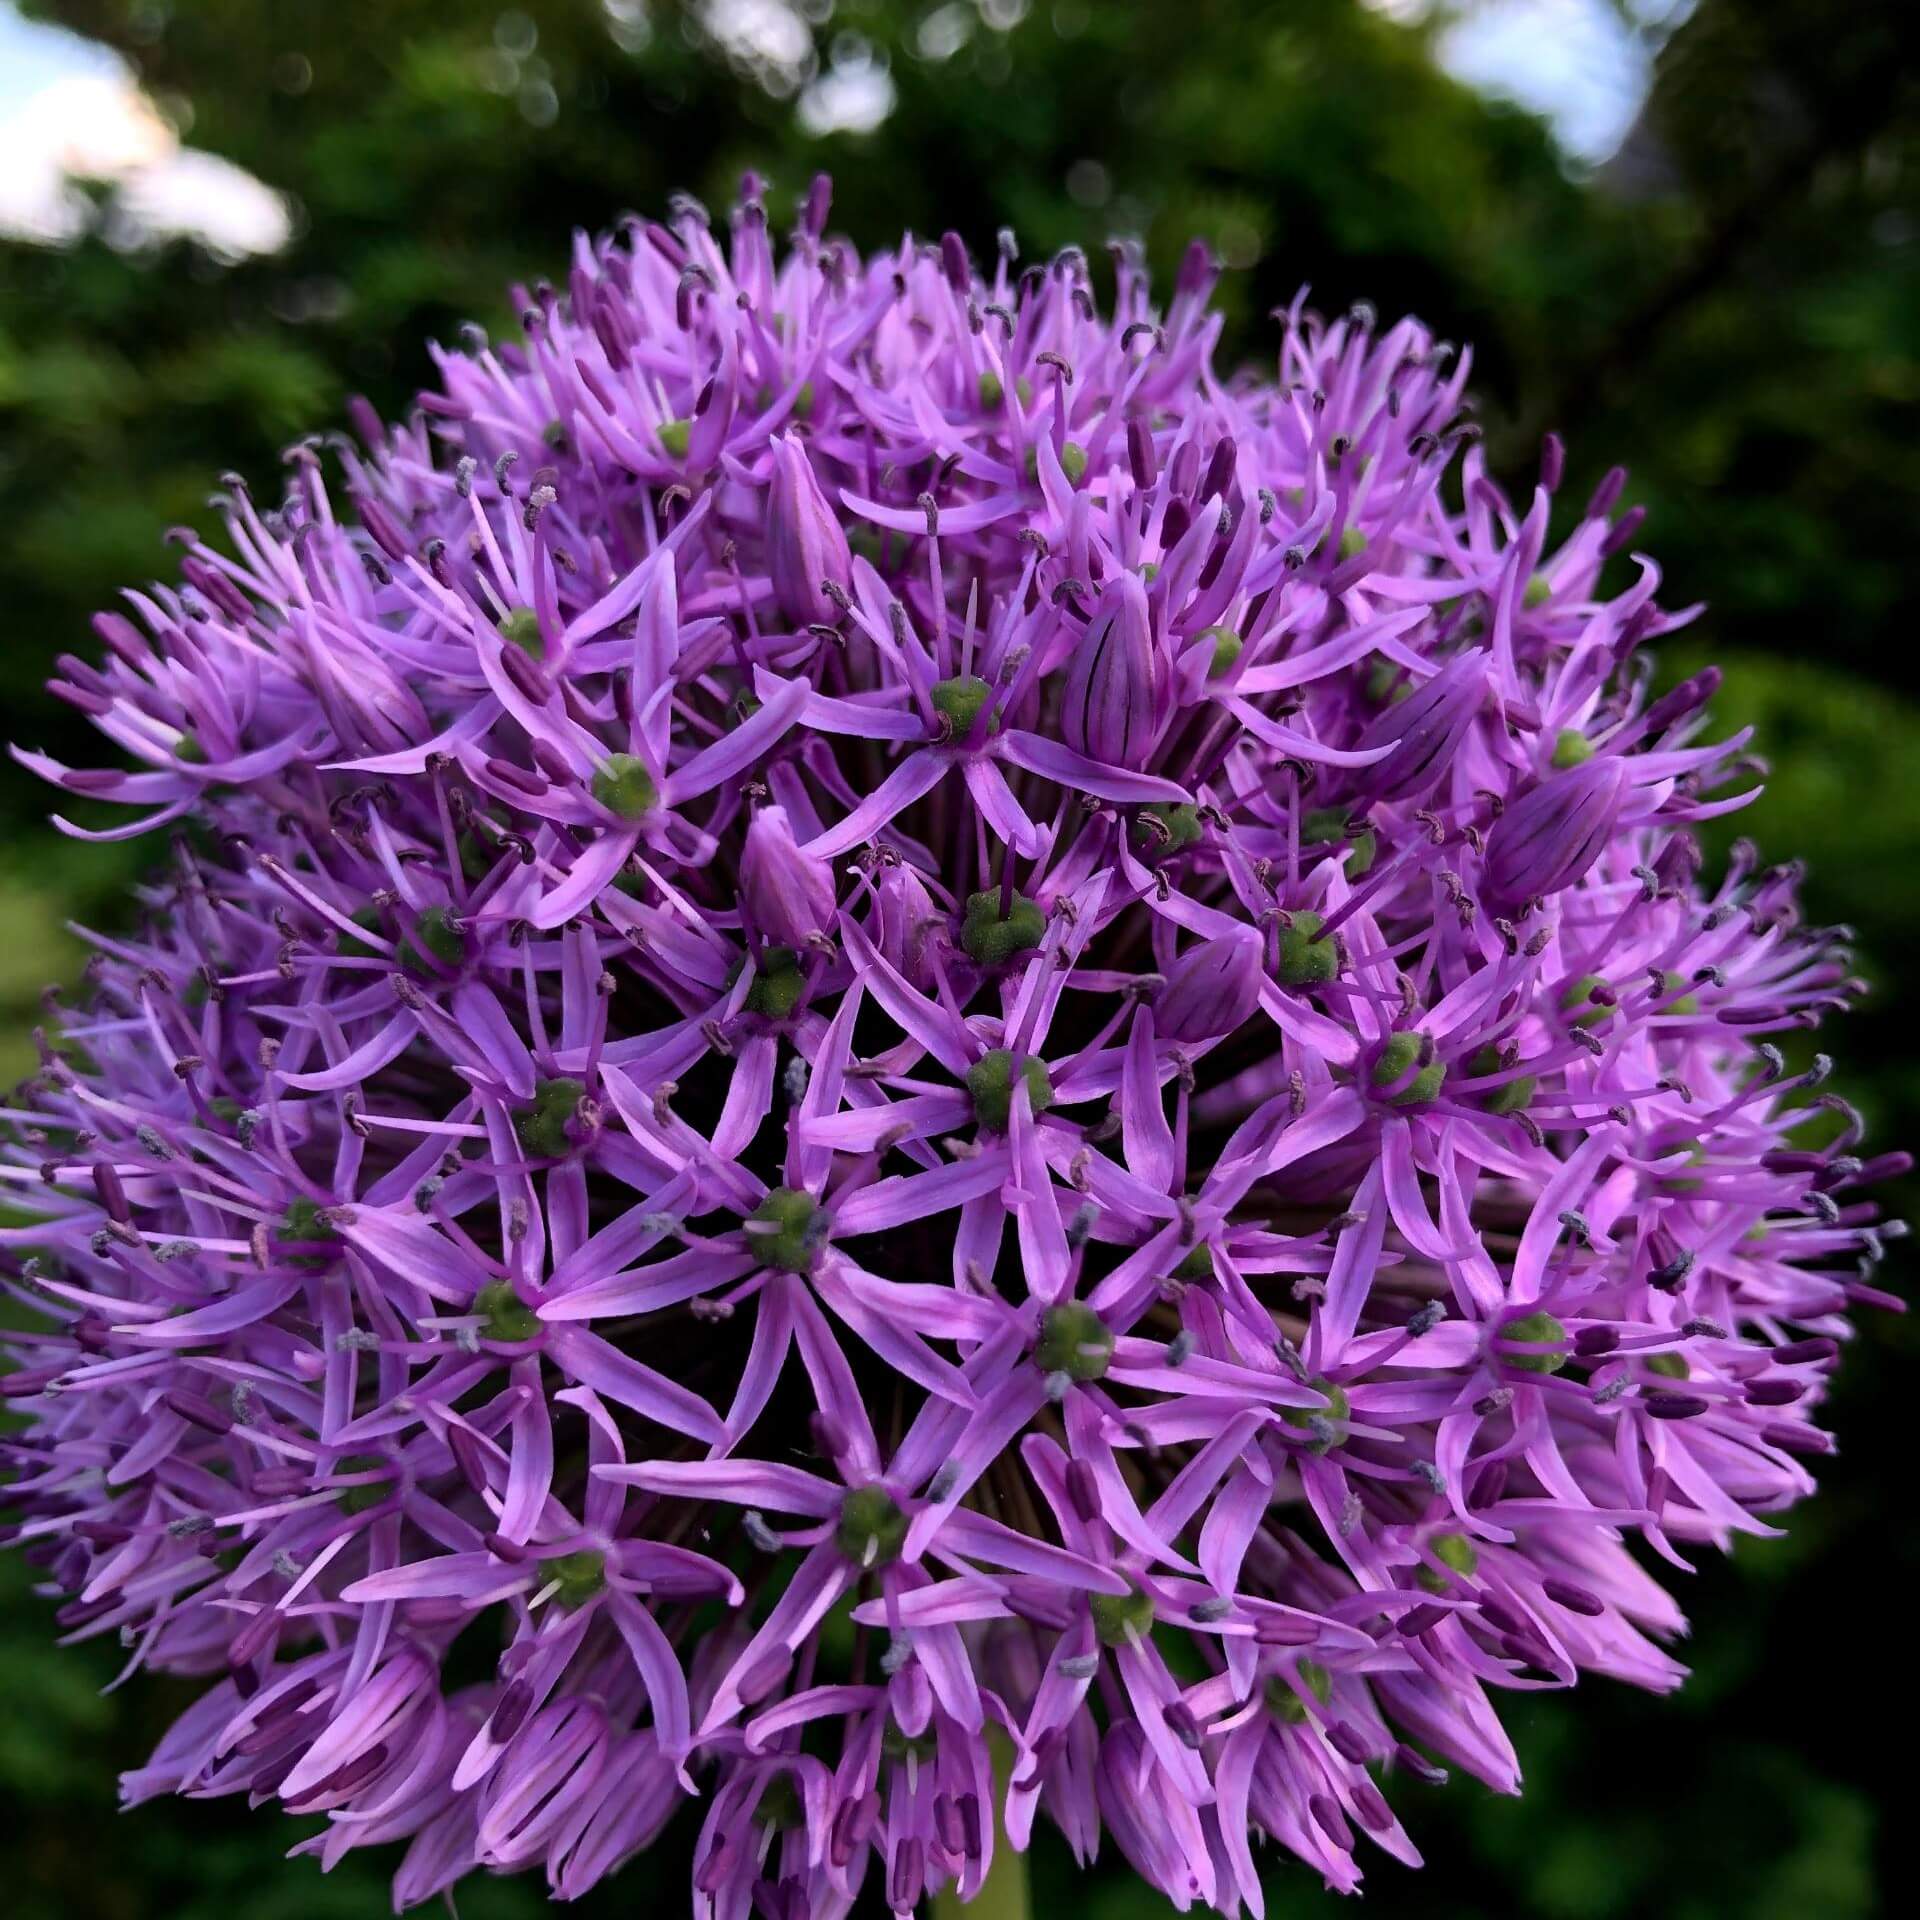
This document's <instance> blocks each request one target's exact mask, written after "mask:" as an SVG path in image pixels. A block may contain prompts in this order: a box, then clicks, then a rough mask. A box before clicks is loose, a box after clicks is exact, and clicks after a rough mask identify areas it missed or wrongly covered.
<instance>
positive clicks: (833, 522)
mask: <svg viewBox="0 0 1920 1920" xmlns="http://www.w3.org/2000/svg"><path fill="white" fill-rule="evenodd" d="M767 576H768V578H769V579H770V580H771V581H772V582H773V597H774V599H775V600H776V601H777V602H778V603H779V606H780V610H781V612H782V613H784V614H785V615H786V616H787V618H788V619H789V620H791V621H792V622H793V623H794V625H795V626H797V627H799V626H807V625H811V624H816V623H817V624H826V623H829V622H831V621H832V620H833V618H834V616H835V612H836V609H835V606H834V603H833V601H832V599H831V598H830V597H829V596H828V594H827V593H826V592H825V590H824V589H823V587H822V585H821V582H822V581H828V580H830V581H832V582H833V584H834V585H835V586H836V587H840V588H842V589H844V588H845V587H846V585H847V583H848V582H849V581H850V580H851V579H852V577H853V557H852V555H851V554H850V553H849V552H848V550H847V536H846V534H845V533H844V532H843V531H842V530H841V526H840V522H839V519H838V518H837V517H836V515H835V513H834V511H833V508H832V506H831V505H830V504H829V503H828V500H827V497H826V495H825V494H824V493H823V492H822V491H821V490H820V482H819V481H818V480H817V479H815V478H814V472H813V463H812V462H811V461H810V460H809V459H808V458H807V450H806V448H805V446H803V445H802V444H801V442H800V441H799V440H797V439H795V437H794V436H793V435H792V434H790V433H789V434H783V435H782V436H781V437H780V438H779V439H778V440H776V441H775V442H774V443H773V486H772V488H771V490H770V493H769V496H768V500H767Z"/></svg>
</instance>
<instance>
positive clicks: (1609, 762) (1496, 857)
mask: <svg viewBox="0 0 1920 1920" xmlns="http://www.w3.org/2000/svg"><path fill="white" fill-rule="evenodd" d="M1626 791H1627V770H1626V768H1625V767H1624V766H1623V765H1622V764H1621V762H1620V760H1619V758H1618V757H1617V756H1615V755H1610V754H1609V755H1603V756H1601V757H1599V758H1596V759H1593V760H1584V761H1582V762H1581V763H1580V764H1579V765H1578V766H1573V767H1568V768H1566V769H1565V770H1564V771H1563V772H1560V773H1554V774H1550V775H1548V777H1547V778H1546V779H1544V780H1542V781H1541V782H1540V784H1539V785H1538V786H1536V787H1534V788H1532V789H1530V790H1529V791H1528V792H1526V793H1524V794H1522V795H1521V796H1520V798H1519V799H1518V800H1516V801H1515V802H1514V803H1513V805H1512V806H1511V807H1509V808H1508V809H1507V811H1506V812H1505V813H1503V814H1502V815H1501V816H1500V818H1499V819H1498V820H1496V821H1495V822H1494V824H1493V831H1492V832H1491V833H1490V834H1489V835H1488V836H1487V853H1486V862H1485V866H1484V869H1483V871H1484V873H1485V875H1486V884H1487V893H1488V895H1489V896H1490V898H1491V900H1492V902H1493V904H1494V905H1496V906H1518V905H1519V904H1520V903H1521V902H1523V901H1526V900H1539V899H1544V898H1545V897H1546V896H1547V895H1548V894H1552V893H1558V892H1559V891H1560V890H1561V889H1562V888H1563V887H1570V886H1572V885H1573V883H1574V882H1575V881H1576V880H1578V879H1580V878H1581V877H1582V876H1583V875H1584V874H1585V873H1586V871H1587V869H1588V868H1589V867H1591V866H1592V865H1593V863H1594V862H1595V861H1596V860H1597V859H1599V857H1600V852H1601V849H1602V848H1603V847H1605V845H1606V844H1607V840H1608V837H1609V836H1610V835H1611V834H1612V832H1613V827H1614V822H1615V821H1616V820H1617V819H1618V818H1619V816H1620V805H1621V802H1622V800H1623V799H1624V798H1625V796H1626Z"/></svg>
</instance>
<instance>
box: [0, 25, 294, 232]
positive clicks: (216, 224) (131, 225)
mask: <svg viewBox="0 0 1920 1920" xmlns="http://www.w3.org/2000/svg"><path fill="white" fill-rule="evenodd" d="M0 71H4V72H5V75H6V81H7V84H6V85H5V87H4V88H0V238H5V239H13V240H28V241H35V242H39V243H41V244H43V245H51V246H58V245H61V244H64V243H66V242H68V241H72V240H76V239H78V238H79V237H80V235H81V234H83V233H84V232H86V231H87V230H88V228H89V227H91V226H92V225H94V224H95V221H96V209H95V203H94V201H93V199H92V198H91V197H90V196H89V195H88V194H86V193H84V192H82V191H81V189H80V187H79V186H78V185H77V184H76V183H77V182H80V181H87V182H91V183H97V184H98V185H100V186H103V187H104V188H106V189H107V192H106V208H105V216H104V219H103V220H102V221H101V222H100V224H101V230H102V231H103V232H104V234H105V236H106V238H107V239H108V240H109V241H110V242H112V244H114V245H115V246H120V247H126V248H136V247H140V246H145V245H148V244H150V243H152V242H153V241H156V240H161V239H170V238H173V237H175V236H181V235H184V236H189V237H191V238H193V239H196V240H198V241H199V242H200V243H201V244H202V245H203V246H205V247H206V248H207V249H208V251H209V252H211V253H213V254H215V255H216V256H218V257H219V258H221V259H224V260H237V259H240V258H243V257H244V256H246V255H248V254H255V253H273V252H277V251H278V250H279V249H280V248H281V247H283V246H285V245H286V243H287V241H288V240H289V239H290V238H291V237H292V233H293V222H292V219H291V217H290V215H289V213H288V210H287V204H286V202H285V200H284V199H282V197H281V196H280V195H279V194H277V193H275V192H274V191H273V190H272V189H271V188H270V187H267V186H263V185H262V184H261V182H259V181H258V180H256V179H255V178H254V177H253V176H252V175H251V174H250V173H247V172H245V171H243V170H242V169H241V168H239V167H236V166H234V165H232V164H231V163H230V162H229V161H225V160H221V159H217V158H216V157H215V156H214V155H212V154H209V153H201V152H197V151H196V150H195V149H193V148H191V147H183V146H182V145H181V144H180V140H179V137H178V135H177V134H176V133H175V132H174V130H173V129H172V128H171V127H170V126H169V125H168V124H167V123H166V121H165V120H164V119H163V118H162V117H161V116H160V114H159V113H158V112H157V111H156V110H155V108H154V105H153V103H152V101H150V100H149V99H148V98H147V97H146V95H145V94H143V93H142V92H141V91H140V89H139V88H138V87H137V86H136V85H135V84H134V80H133V76H132V75H131V73H129V71H128V70H127V68H126V67H125V65H124V64H123V63H122V62H120V61H119V60H118V59H116V58H115V57H114V56H113V55H111V54H109V53H107V52H106V50H105V49H104V48H100V47H97V46H93V45H92V44H90V43H89V42H87V41H84V40H80V39H77V38H75V37H74V36H73V35H71V34H56V33H43V32H40V31H38V30H29V29H28V28H27V27H26V25H25V23H23V22H22V21H20V19H19V18H18V16H17V15H15V14H14V13H13V12H12V10H11V9H10V8H3V9H0Z"/></svg>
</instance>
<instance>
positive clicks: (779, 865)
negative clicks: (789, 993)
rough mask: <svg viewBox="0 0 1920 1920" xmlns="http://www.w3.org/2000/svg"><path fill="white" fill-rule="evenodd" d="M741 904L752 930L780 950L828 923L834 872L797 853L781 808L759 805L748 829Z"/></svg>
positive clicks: (814, 857)
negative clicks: (780, 947) (758, 932)
mask: <svg viewBox="0 0 1920 1920" xmlns="http://www.w3.org/2000/svg"><path fill="white" fill-rule="evenodd" d="M740 900H741V904H742V905H743V906H744V907H745V909H746V912H747V917H748V918H749V919H750V920H752V922H753V924H754V926H755V927H756V928H757V929H758V930H759V931H760V932H761V933H763V934H765V935H766V937H767V938H768V939H769V940H777V941H779V942H780V943H781V944H782V945H784V946H790V947H797V946H799V945H800V944H801V943H802V942H803V941H804V940H805V939H806V938H807V937H808V935H809V934H815V933H824V932H825V931H826V929H827V928H828V927H829V926H830V925H831V924H832V921H833V915H834V895H833V869H832V868H831V867H830V866H829V865H828V864H827V863H826V861H824V860H822V859H820V858H819V857H818V856H817V855H815V854H810V853H807V852H805V851H803V850H802V848H801V847H800V845H799V843H798V842H797V841H796V840H795V839H794V837H793V829H792V827H791V826H789V825H788V824H787V810H786V808H785V807H762V808H761V809H760V811H759V812H758V813H756V814H755V815H754V816H753V822H752V824H751V825H750V826H749V827H748V828H747V842H746V845H745V847H744V848H743V849H742V850H741V854H740Z"/></svg>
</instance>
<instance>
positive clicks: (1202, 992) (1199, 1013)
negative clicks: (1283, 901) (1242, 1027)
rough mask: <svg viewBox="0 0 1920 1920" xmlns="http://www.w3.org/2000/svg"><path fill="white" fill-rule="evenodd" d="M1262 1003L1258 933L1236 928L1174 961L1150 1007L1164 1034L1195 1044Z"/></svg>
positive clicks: (1213, 1036) (1227, 1029) (1226, 1028)
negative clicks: (1152, 1008)
mask: <svg viewBox="0 0 1920 1920" xmlns="http://www.w3.org/2000/svg"><path fill="white" fill-rule="evenodd" d="M1259 1002H1260V936H1259V935H1258V934H1257V933H1255V932H1254V930H1253V929H1252V928H1251V927H1241V928H1236V929H1235V930H1234V931H1233V932H1232V933H1223V934H1221V935H1220V936H1219V937H1218V938H1217V939H1213V940H1209V941H1207V942H1206V944H1205V945H1204V946H1198V947H1195V948H1194V949H1193V950H1192V951H1191V952H1190V953H1187V954H1186V955H1184V956H1183V957H1182V958H1181V959H1179V960H1178V961H1176V962H1175V963H1174V965H1173V968H1172V970H1171V971H1170V972H1169V973H1168V975H1167V984H1166V989H1165V991H1164V992H1162V994H1161V995H1160V998H1159V1000H1158V1002H1157V1003H1156V1004H1155V1006H1154V1010H1153V1018H1154V1026H1155V1028H1156V1029H1157V1030H1158V1032H1159V1034H1160V1036H1161V1038H1162V1039H1165V1040H1177V1041H1180V1042H1182V1043H1184V1044H1186V1045H1189V1046H1191V1045H1195V1044H1197V1043H1198V1042H1200V1041H1202V1040H1214V1039H1217V1038H1218V1037H1219V1036H1220V1035H1221V1034H1223V1033H1231V1032H1232V1031H1233V1030H1234V1028H1235V1027H1237V1026H1239V1024H1240V1023H1241V1022H1242V1021H1243V1020H1245V1019H1246V1018H1247V1016H1248V1015H1249V1014H1251V1013H1252V1012H1253V1010H1254V1008H1255V1007H1256V1006H1257V1005H1258V1004H1259Z"/></svg>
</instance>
